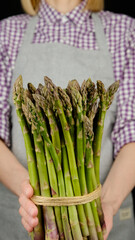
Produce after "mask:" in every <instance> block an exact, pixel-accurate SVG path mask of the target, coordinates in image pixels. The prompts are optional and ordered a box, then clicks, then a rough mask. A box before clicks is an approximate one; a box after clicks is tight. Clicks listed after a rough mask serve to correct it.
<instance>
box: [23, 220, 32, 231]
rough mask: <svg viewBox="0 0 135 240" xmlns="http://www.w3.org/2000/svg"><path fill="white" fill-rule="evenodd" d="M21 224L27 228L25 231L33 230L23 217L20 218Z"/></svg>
mask: <svg viewBox="0 0 135 240" xmlns="http://www.w3.org/2000/svg"><path fill="white" fill-rule="evenodd" d="M22 224H23V226H24V228H25V229H26V230H27V232H32V231H33V228H32V227H31V226H30V225H29V224H28V223H27V222H26V221H25V220H24V218H22Z"/></svg>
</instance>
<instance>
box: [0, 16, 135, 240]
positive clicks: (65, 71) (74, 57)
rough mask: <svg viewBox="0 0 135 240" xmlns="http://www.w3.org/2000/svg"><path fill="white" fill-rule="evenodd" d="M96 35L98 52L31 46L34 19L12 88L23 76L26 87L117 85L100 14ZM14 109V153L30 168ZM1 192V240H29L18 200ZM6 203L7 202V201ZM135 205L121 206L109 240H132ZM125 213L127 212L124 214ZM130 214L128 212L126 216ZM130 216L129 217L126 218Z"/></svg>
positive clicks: (104, 169) (105, 144) (107, 145)
mask: <svg viewBox="0 0 135 240" xmlns="http://www.w3.org/2000/svg"><path fill="white" fill-rule="evenodd" d="M92 17H93V21H94V25H95V34H96V39H97V44H98V47H99V50H96V51H93V50H83V49H77V48H75V47H72V46H68V45H64V44H62V43H46V44H32V43H31V42H32V39H33V33H34V29H35V26H36V23H37V21H38V17H37V16H36V17H32V18H31V20H30V22H29V25H28V28H27V32H26V34H25V36H24V40H23V44H22V47H21V49H20V52H19V55H18V57H17V61H16V66H15V71H14V74H13V80H12V87H13V83H14V81H15V79H16V78H17V77H18V76H19V75H20V74H21V75H22V77H23V82H24V87H25V88H26V87H27V83H28V82H32V83H33V84H34V85H35V86H36V87H37V86H38V83H42V84H44V76H45V75H46V76H48V77H50V78H51V79H52V80H53V82H54V83H55V84H56V85H59V86H61V87H62V88H64V87H66V86H67V83H68V81H69V80H72V79H77V80H78V81H79V83H80V84H81V83H82V81H83V80H84V79H85V80H86V79H87V78H89V77H91V79H92V81H94V82H95V83H96V81H97V80H102V81H103V82H104V84H105V87H106V88H107V87H108V86H109V85H110V84H111V83H113V81H114V76H113V68H112V62H111V57H110V54H109V51H108V47H107V43H106V39H105V36H104V31H103V27H102V24H101V22H100V19H99V17H98V14H93V15H92ZM11 106H12V123H13V127H12V151H13V153H14V154H15V155H16V157H17V158H18V160H19V161H20V162H21V163H22V164H23V165H24V166H25V167H26V168H27V160H26V153H25V146H24V141H23V137H22V133H21V128H20V126H19V123H18V120H17V116H16V112H15V107H14V105H13V103H12V100H11ZM115 115H116V99H115V100H114V102H113V104H112V105H111V107H110V109H109V110H108V112H107V115H106V119H105V129H104V135H103V141H102V153H101V166H100V171H101V183H103V182H104V180H105V178H106V176H107V174H108V172H109V169H110V168H111V165H112V162H113V145H112V142H111V131H112V128H113V125H114V122H115ZM1 189H2V190H1V191H0V195H1V196H0V215H1V216H2V217H1V218H0V240H8V239H10V240H22V239H23V240H24V239H28V235H27V233H26V231H25V230H24V229H23V227H22V226H21V221H20V216H19V214H18V208H19V205H18V203H17V198H16V197H15V196H14V195H13V194H12V193H10V192H9V191H8V190H7V189H5V188H4V187H3V186H1ZM5 199H7V200H6V201H5ZM132 206H133V203H132V197H131V195H129V196H128V198H127V199H126V200H125V202H124V203H123V205H122V210H123V212H121V209H120V211H119V212H118V213H117V215H116V216H115V218H114V228H113V231H112V232H111V234H110V237H109V240H123V239H124V240H133V239H134V236H135V235H134V234H135V232H134V230H135V229H134V221H133V208H132ZM124 211H125V212H124ZM126 211H127V212H126ZM126 213H127V216H126Z"/></svg>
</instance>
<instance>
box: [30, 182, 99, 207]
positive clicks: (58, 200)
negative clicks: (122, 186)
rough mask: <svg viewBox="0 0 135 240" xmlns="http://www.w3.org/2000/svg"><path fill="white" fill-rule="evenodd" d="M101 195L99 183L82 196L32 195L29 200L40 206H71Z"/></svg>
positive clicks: (90, 200)
mask: <svg viewBox="0 0 135 240" xmlns="http://www.w3.org/2000/svg"><path fill="white" fill-rule="evenodd" d="M100 196H101V185H99V186H98V187H97V188H96V189H95V190H94V191H93V192H91V193H88V194H86V195H83V196H74V197H43V196H36V195H34V196H33V197H32V198H31V200H32V201H33V202H34V203H35V204H36V205H42V206H48V207H50V206H52V207H55V206H73V205H81V204H85V203H88V202H92V201H93V200H95V199H97V198H99V197H100Z"/></svg>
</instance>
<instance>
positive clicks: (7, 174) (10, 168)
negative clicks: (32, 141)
mask: <svg viewBox="0 0 135 240" xmlns="http://www.w3.org/2000/svg"><path fill="white" fill-rule="evenodd" d="M0 181H1V182H2V183H3V184H4V185H5V186H6V187H7V188H8V189H9V190H10V191H12V192H13V193H14V194H16V195H17V196H18V197H19V202H20V205H21V207H20V209H19V212H20V215H21V216H22V224H23V225H24V227H25V229H26V230H27V231H29V232H31V231H32V230H33V228H34V227H35V226H36V225H37V224H38V218H37V214H38V210H37V207H36V206H35V205H34V203H33V202H32V201H30V199H29V198H31V197H32V195H33V189H32V187H31V185H30V183H29V176H28V172H27V170H26V169H25V168H24V167H23V166H22V165H21V164H20V163H19V161H18V160H17V159H16V157H15V156H14V155H13V153H12V152H11V151H10V150H9V149H8V147H7V146H6V145H5V143H4V142H3V141H2V140H0Z"/></svg>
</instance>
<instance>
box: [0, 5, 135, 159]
mask: <svg viewBox="0 0 135 240" xmlns="http://www.w3.org/2000/svg"><path fill="white" fill-rule="evenodd" d="M85 2H86V1H82V3H81V4H80V5H78V6H77V7H76V8H75V9H74V10H72V11H71V12H69V13H67V14H66V15H64V14H60V13H58V12H57V11H56V10H55V9H53V8H51V7H50V6H48V5H47V4H46V3H45V2H44V1H43V0H42V4H41V6H40V10H39V12H38V16H39V20H38V23H37V26H36V29H35V32H34V36H33V40H32V44H34V43H38V44H40V43H47V42H58V43H63V44H67V45H70V46H74V47H76V48H82V49H84V50H87V49H89V50H96V49H98V46H97V44H96V38H95V30H94V24H93V20H92V18H91V12H88V11H81V10H82V9H83V8H84V5H85ZM99 16H100V18H101V21H102V24H103V28H104V33H105V35H106V39H107V44H108V49H109V52H110V54H111V57H112V64H113V69H114V77H115V80H118V79H119V80H120V88H119V96H118V113H117V119H116V123H115V126H114V129H113V132H112V141H113V143H114V155H115V156H116V155H117V153H118V152H119V150H120V148H121V147H122V146H123V145H125V144H127V143H129V142H134V141H135V19H133V18H131V17H129V16H126V15H122V14H114V13H111V12H108V11H101V12H100V13H99ZM30 18H31V17H30V16H29V15H27V14H21V15H18V16H13V17H9V18H7V19H4V20H2V21H1V22H0V138H1V139H3V140H4V141H5V143H6V144H7V145H8V146H10V136H9V126H10V124H9V117H10V107H9V104H8V96H9V92H10V85H11V79H12V74H13V70H14V67H15V62H16V58H17V55H18V52H19V48H20V46H21V44H22V38H23V36H24V33H25V31H26V28H27V24H28V22H29V20H30Z"/></svg>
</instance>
